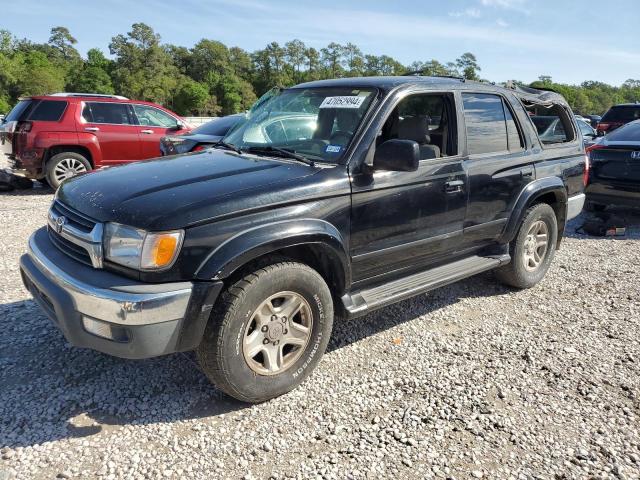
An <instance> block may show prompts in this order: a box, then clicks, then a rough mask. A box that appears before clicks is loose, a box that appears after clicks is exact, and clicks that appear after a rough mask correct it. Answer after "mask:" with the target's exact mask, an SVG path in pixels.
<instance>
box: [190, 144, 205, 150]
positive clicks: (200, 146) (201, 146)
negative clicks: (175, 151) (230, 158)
mask: <svg viewBox="0 0 640 480" xmlns="http://www.w3.org/2000/svg"><path fill="white" fill-rule="evenodd" d="M205 148H207V147H206V146H204V145H196V146H195V147H193V148H192V149H191V151H192V152H199V151H201V150H204V149H205Z"/></svg>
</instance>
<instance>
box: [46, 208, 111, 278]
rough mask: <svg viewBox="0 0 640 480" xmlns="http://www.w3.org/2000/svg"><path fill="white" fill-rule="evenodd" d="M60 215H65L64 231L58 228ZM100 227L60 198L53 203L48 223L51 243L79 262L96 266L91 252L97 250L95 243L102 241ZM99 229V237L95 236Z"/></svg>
mask: <svg viewBox="0 0 640 480" xmlns="http://www.w3.org/2000/svg"><path fill="white" fill-rule="evenodd" d="M59 217H64V220H65V222H64V231H63V232H62V233H59V231H57V228H56V219H58V218H59ZM96 227H98V228H96ZM99 227H101V225H99V224H98V223H97V222H95V221H94V220H91V219H90V218H89V217H87V216H85V215H82V214H81V213H78V212H77V211H75V210H73V209H71V208H69V207H67V206H66V205H63V204H62V203H60V202H59V201H58V200H56V201H54V203H53V205H51V209H50V212H49V225H48V232H49V238H50V239H51V243H53V244H54V245H55V246H56V247H57V248H58V250H60V251H61V252H62V253H64V254H66V255H68V256H69V257H71V258H73V259H74V260H77V261H78V262H81V263H84V264H86V265H90V266H94V267H96V266H97V265H95V264H94V262H92V260H91V256H90V254H89V252H90V251H95V247H96V245H95V244H96V243H98V244H99V243H100V242H101V241H102V238H101V237H102V235H101V228H99ZM98 230H99V232H100V233H99V235H98V238H95V234H96V233H98ZM69 234H71V236H69ZM100 251H101V249H100Z"/></svg>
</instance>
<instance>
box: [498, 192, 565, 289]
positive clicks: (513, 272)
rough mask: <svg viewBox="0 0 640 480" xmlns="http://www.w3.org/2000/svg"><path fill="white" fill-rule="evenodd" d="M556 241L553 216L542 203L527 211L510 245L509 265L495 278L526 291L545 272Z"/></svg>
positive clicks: (552, 255)
mask: <svg viewBox="0 0 640 480" xmlns="http://www.w3.org/2000/svg"><path fill="white" fill-rule="evenodd" d="M557 239H558V222H557V219H556V214H555V212H554V211H553V208H551V207H550V206H549V205H547V204H546V203H540V204H538V205H534V206H533V207H531V208H529V209H528V210H527V212H526V214H525V216H524V219H523V220H522V224H521V225H520V229H519V230H518V234H517V235H516V238H515V239H514V240H513V242H511V245H510V247H509V253H510V254H511V262H510V263H509V264H507V265H505V266H504V267H500V268H498V269H496V271H495V273H496V276H497V277H498V279H499V280H500V281H501V282H503V283H506V284H507V285H510V286H512V287H516V288H530V287H533V286H534V285H536V284H537V283H538V282H539V281H540V280H542V278H543V277H544V276H545V274H546V273H547V270H549V266H550V265H551V261H552V260H553V257H554V255H555V251H556V243H557Z"/></svg>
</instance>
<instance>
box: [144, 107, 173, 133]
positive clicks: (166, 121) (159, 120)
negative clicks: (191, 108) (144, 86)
mask: <svg viewBox="0 0 640 480" xmlns="http://www.w3.org/2000/svg"><path fill="white" fill-rule="evenodd" d="M133 110H134V111H135V112H136V117H138V125H145V126H150V127H163V128H169V127H175V126H176V124H177V123H178V121H177V120H176V119H175V118H173V117H172V116H171V115H169V114H168V113H164V112H163V111H162V110H158V109H157V108H153V107H149V106H147V105H134V106H133Z"/></svg>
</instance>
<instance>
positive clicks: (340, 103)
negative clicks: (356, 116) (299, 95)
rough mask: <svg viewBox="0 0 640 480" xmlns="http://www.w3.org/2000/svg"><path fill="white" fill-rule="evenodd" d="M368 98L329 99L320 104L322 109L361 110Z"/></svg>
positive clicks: (342, 97)
mask: <svg viewBox="0 0 640 480" xmlns="http://www.w3.org/2000/svg"><path fill="white" fill-rule="evenodd" d="M366 98H367V97H366V96H365V97H359V96H341V97H327V98H325V99H324V100H323V101H322V103H321V104H320V108H360V106H361V105H362V102H364V100H365V99H366Z"/></svg>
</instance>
